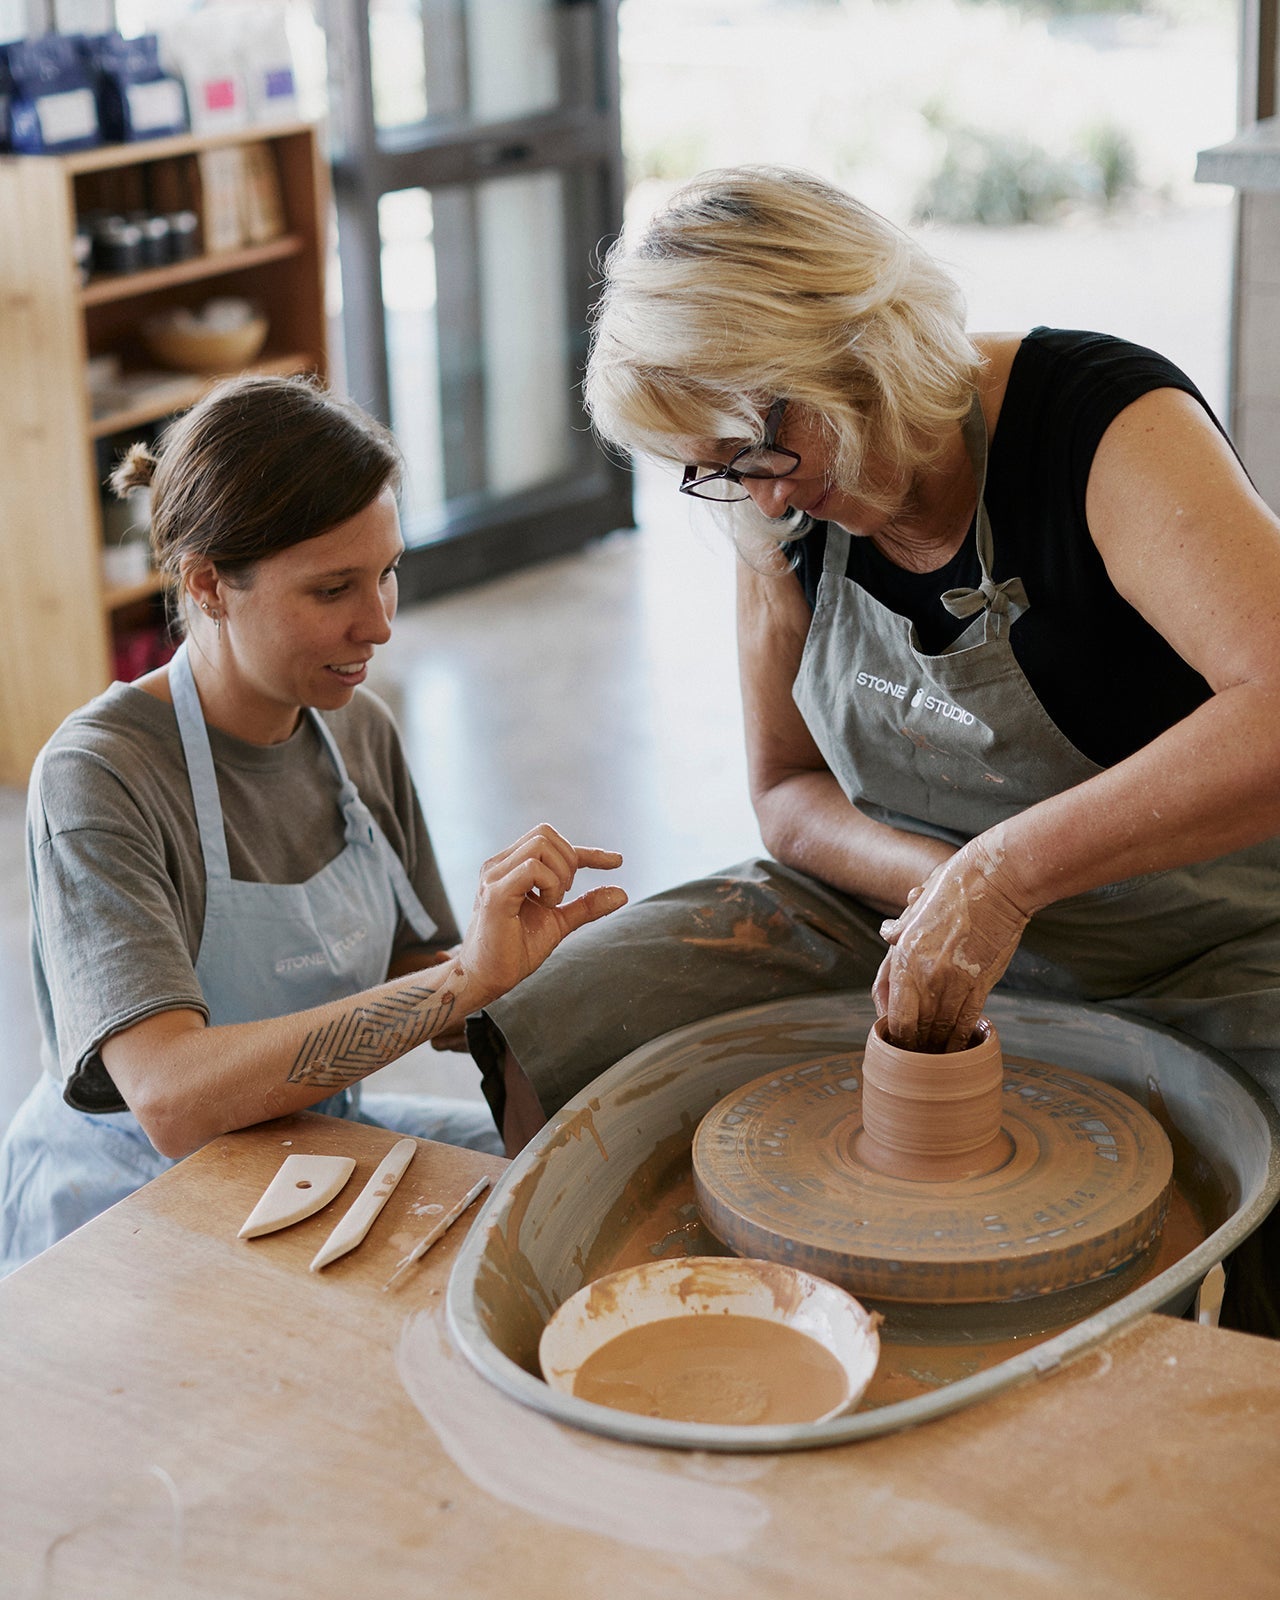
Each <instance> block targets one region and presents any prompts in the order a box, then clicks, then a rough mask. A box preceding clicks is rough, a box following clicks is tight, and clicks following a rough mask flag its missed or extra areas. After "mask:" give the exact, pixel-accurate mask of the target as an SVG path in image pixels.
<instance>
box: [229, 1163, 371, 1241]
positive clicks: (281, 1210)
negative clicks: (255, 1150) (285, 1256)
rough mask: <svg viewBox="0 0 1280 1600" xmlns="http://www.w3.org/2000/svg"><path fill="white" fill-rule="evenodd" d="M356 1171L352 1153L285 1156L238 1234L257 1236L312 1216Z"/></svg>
mask: <svg viewBox="0 0 1280 1600" xmlns="http://www.w3.org/2000/svg"><path fill="white" fill-rule="evenodd" d="M355 1170H356V1164H355V1160H354V1158H353V1157H352V1156H286V1157H285V1158H284V1160H283V1162H282V1163H281V1164H280V1170H279V1172H277V1173H276V1175H275V1177H274V1178H272V1180H271V1182H270V1183H269V1184H268V1185H267V1187H266V1188H265V1189H264V1190H263V1191H262V1199H261V1200H259V1201H258V1203H257V1205H256V1206H254V1208H253V1210H252V1211H251V1212H250V1213H249V1215H248V1216H247V1217H246V1218H245V1223H244V1227H243V1228H241V1230H240V1233H239V1235H238V1237H239V1238H241V1239H256V1238H257V1237H258V1236H259V1234H263V1233H274V1232H275V1230H276V1229H277V1228H287V1227H288V1226H289V1225H290V1224H291V1223H294V1222H301V1221H302V1219H303V1218H304V1217H309V1216H312V1215H313V1214H314V1213H315V1212H317V1211H319V1210H320V1208H321V1206H327V1205H328V1204H329V1202H330V1200H332V1199H333V1197H334V1196H335V1195H336V1194H339V1193H340V1192H341V1190H342V1186H343V1184H344V1183H346V1181H347V1179H348V1178H349V1177H350V1176H351V1174H352V1173H353V1172H354V1171H355Z"/></svg>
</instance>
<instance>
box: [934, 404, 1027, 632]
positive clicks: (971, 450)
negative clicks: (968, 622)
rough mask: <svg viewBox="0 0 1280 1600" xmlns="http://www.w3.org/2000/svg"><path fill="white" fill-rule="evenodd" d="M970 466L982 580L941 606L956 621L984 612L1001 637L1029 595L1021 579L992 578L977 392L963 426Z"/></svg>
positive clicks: (983, 427) (950, 593) (983, 424)
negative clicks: (975, 491)
mask: <svg viewBox="0 0 1280 1600" xmlns="http://www.w3.org/2000/svg"><path fill="white" fill-rule="evenodd" d="M960 431H961V433H962V435H963V437H964V447H965V450H966V451H967V452H968V456H969V464H970V466H971V467H972V468H973V476H974V479H975V480H976V482H977V485H978V508H977V512H976V522H977V533H976V540H975V543H976V548H977V555H978V565H979V567H980V568H981V570H982V578H981V580H980V582H979V584H978V587H977V588H976V589H948V590H947V591H946V593H945V594H944V595H943V596H942V603H943V605H944V606H945V607H946V608H947V610H948V611H949V612H950V613H951V615H952V616H953V617H961V618H964V617H972V616H976V615H977V613H978V612H979V611H985V612H986V613H987V616H988V619H989V621H990V623H991V626H992V630H993V631H994V632H995V633H996V634H997V635H998V634H1001V633H1003V632H1004V631H1005V630H1006V629H1007V628H1009V627H1012V625H1013V624H1014V623H1015V622H1016V621H1017V620H1018V618H1019V617H1020V616H1021V615H1022V613H1023V612H1024V611H1026V610H1027V607H1028V601H1027V591H1026V590H1025V589H1024V588H1023V586H1022V579H1021V578H1006V579H1005V580H1004V582H1003V583H996V582H995V580H994V579H993V578H992V576H991V568H992V566H993V565H994V560H995V545H994V540H993V538H992V533H991V518H990V517H989V516H988V515H987V501H986V492H987V460H988V449H987V419H986V417H985V416H984V415H983V412H982V402H981V400H980V399H979V398H978V392H977V390H976V389H975V390H974V394H973V399H972V400H971V401H970V402H969V411H968V414H967V415H966V417H965V419H964V421H963V422H962V423H961V425H960Z"/></svg>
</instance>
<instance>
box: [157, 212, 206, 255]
mask: <svg viewBox="0 0 1280 1600" xmlns="http://www.w3.org/2000/svg"><path fill="white" fill-rule="evenodd" d="M164 220H165V221H166V222H167V223H168V224H169V259H170V260H171V261H190V259H191V258H192V256H194V255H196V254H198V249H199V239H198V235H199V230H200V219H199V217H197V216H196V214H195V212H194V211H171V212H170V213H169V215H168V216H167V217H166V218H165V219H164Z"/></svg>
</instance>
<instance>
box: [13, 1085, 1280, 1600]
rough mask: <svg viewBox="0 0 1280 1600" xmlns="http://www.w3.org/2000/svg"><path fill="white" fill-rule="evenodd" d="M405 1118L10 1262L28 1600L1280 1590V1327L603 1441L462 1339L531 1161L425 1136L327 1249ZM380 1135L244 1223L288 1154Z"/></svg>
mask: <svg viewBox="0 0 1280 1600" xmlns="http://www.w3.org/2000/svg"><path fill="white" fill-rule="evenodd" d="M394 1138H395V1136H394V1135H392V1134H389V1133H385V1132H383V1131H382V1130H380V1129H376V1128H367V1127H363V1126H358V1125H355V1124H350V1123H344V1122H337V1121H333V1120H331V1119H329V1118H325V1117H319V1116H316V1115H314V1114H311V1113H307V1114H304V1115H302V1116H297V1117H289V1118H283V1119H281V1120H280V1121H278V1122H272V1123H267V1124H264V1125H263V1126H261V1127H259V1128H255V1129H250V1130H248V1131H246V1132H243V1133H239V1134H233V1135H230V1136H228V1137H226V1138H223V1139H219V1140H216V1141H215V1142H214V1143H213V1144H211V1145H209V1146H208V1147H207V1148H205V1149H204V1150H202V1151H200V1152H199V1153H198V1154H197V1155H195V1156H192V1157H191V1158H190V1159H188V1160H187V1161H185V1162H183V1163H181V1164H180V1165H179V1166H178V1167H176V1168H175V1169H174V1170H173V1171H172V1172H169V1173H166V1174H165V1176H163V1177H161V1178H159V1179H157V1180H156V1181H155V1182H154V1183H151V1184H148V1186H147V1187H146V1188H145V1189H143V1190H142V1191H141V1192H140V1193H138V1194H137V1195H134V1196H133V1197H132V1198H131V1199H129V1200H126V1201H125V1202H123V1203H122V1204H121V1205H119V1206H116V1207H114V1208H113V1209H112V1210H111V1211H109V1212H108V1213H106V1214H105V1215H104V1216H102V1217H100V1218H99V1219H98V1220H97V1221H95V1222H93V1223H91V1224H90V1225H89V1226H88V1227H86V1228H84V1229H82V1230H81V1231H80V1232H79V1233H77V1234H75V1235H74V1236H73V1237H72V1238H70V1239H67V1240H65V1241H63V1243H62V1244H60V1245H58V1246H56V1247H55V1248H54V1249H53V1250H51V1251H48V1252H47V1253H46V1254H45V1255H44V1256H42V1257H40V1258H39V1259H38V1260H37V1261H35V1262H33V1263H31V1264H30V1265H29V1266H27V1267H25V1268H23V1269H22V1270H21V1271H20V1272H18V1273H16V1274H15V1275H14V1276H13V1277H11V1278H9V1279H8V1280H6V1281H5V1282H4V1283H3V1284H0V1593H3V1594H4V1595H5V1596H6V1597H9V1596H12V1597H14V1600H63V1597H74V1600H116V1597H119V1600H152V1597H156V1600H161V1597H163V1600H186V1597H196V1596H208V1597H210V1600H259V1597H263V1600H268V1597H269V1600H280V1597H289V1600H292V1597H295V1596H297V1597H305V1600H330V1597H332V1600H366V1597H377V1600H400V1597H404V1600H410V1597H412V1600H423V1597H428V1596H447V1597H449V1600H469V1597H472V1596H475V1597H480V1600H483V1597H488V1596H493V1597H495V1600H498V1597H504V1600H505V1597H516V1600H519V1597H524V1596H530V1597H537V1600H541V1597H544V1596H545V1597H547V1600H550V1597H556V1600H564V1597H570V1600H572V1597H577V1596H582V1597H587V1596H591V1597H592V1600H595V1597H596V1596H601V1597H606V1600H629V1597H633V1596H634V1597H636V1600H640V1597H642V1596H643V1597H645V1600H649V1597H652V1596H655V1595H662V1596H666V1595H675V1596H681V1597H683V1596H686V1595H688V1596H696V1597H698V1600H717V1597H721V1596H723V1597H725V1600H729V1597H733V1600H751V1597H756V1596H762V1597H763V1596H769V1597H770V1600H772V1597H776V1596H782V1597H789V1596H795V1597H796V1600H800V1597H802V1596H803V1597H804V1600H814V1597H815V1596H828V1595H829V1596H840V1597H843V1596H845V1595H854V1594H857V1595H860V1596H861V1595H868V1596H870V1595H875V1596H877V1597H882V1600H899V1597H906V1600H915V1597H930V1600H932V1597H938V1600H942V1597H946V1600H958V1597H967V1596H974V1597H979V1596H980V1597H982V1600H1004V1597H1008V1600H1049V1597H1063V1600H1066V1597H1068V1596H1070V1597H1071V1600H1080V1597H1087V1596H1095V1595H1096V1596H1099V1597H1101V1596H1106V1597H1107V1600H1144V1597H1150V1600H1178V1597H1181V1596H1187V1597H1188V1600H1190V1597H1195V1600H1208V1597H1211V1596H1218V1595H1222V1596H1230V1597H1231V1600H1247V1597H1252V1596H1268V1597H1275V1596H1277V1594H1280V1515H1277V1511H1276V1493H1277V1488H1278V1487H1280V1346H1277V1345H1274V1344H1272V1343H1270V1342H1268V1341H1264V1340H1259V1339H1251V1338H1246V1337H1244V1336H1242V1335H1239V1334H1230V1333H1225V1332H1220V1331H1219V1330H1217V1329H1213V1328H1205V1327H1200V1326H1197V1325H1195V1324H1191V1323H1186V1322H1175V1321H1171V1320H1168V1319H1166V1318H1161V1317H1150V1318H1147V1319H1146V1320H1144V1321H1143V1322H1141V1323H1139V1324H1138V1325H1137V1326H1136V1327H1135V1328H1134V1329H1132V1330H1131V1331H1130V1332H1128V1333H1127V1334H1125V1335H1122V1336H1120V1337H1118V1338H1116V1339H1114V1340H1113V1341H1112V1342H1111V1343H1109V1344H1108V1345H1107V1346H1106V1347H1104V1348H1103V1349H1102V1350H1100V1351H1095V1352H1094V1353H1092V1354H1090V1355H1088V1356H1086V1357H1084V1358H1083V1359H1082V1360H1080V1361H1079V1362H1078V1363H1077V1364H1076V1365H1075V1366H1073V1367H1070V1368H1068V1369H1067V1370H1066V1371H1063V1372H1060V1373H1057V1374H1055V1375H1054V1376H1052V1377H1050V1378H1047V1379H1044V1380H1043V1381H1041V1382H1039V1383H1037V1384H1034V1385H1031V1386H1027V1387H1023V1388H1021V1389H1018V1390H1013V1391H1010V1392H1008V1393H1006V1394H1004V1395H1002V1396H1000V1397H998V1398H997V1399H995V1400H992V1401H988V1402H986V1403H983V1404H980V1405H977V1406H972V1407H970V1408H969V1409H968V1410H966V1411H963V1412H960V1413H959V1414H957V1415H955V1416H952V1417H948V1418H945V1419H943V1420H941V1421H938V1422H934V1423H930V1424H927V1425H925V1426H923V1427H919V1428H916V1429H914V1430H912V1431H910V1432H904V1433H898V1434H894V1435H890V1436H887V1437H883V1438H878V1439H872V1440H868V1441H865V1442H863V1443H858V1444H853V1445H847V1446H843V1447H840V1448H837V1449H830V1450H822V1451H808V1452H802V1453H799V1454H794V1455H778V1456H708V1455H704V1454H687V1453H682V1452H679V1451H660V1450H648V1449H643V1448H640V1447H638V1446H632V1445H625V1444H621V1443H618V1442H615V1441H612V1440H605V1439H597V1438H594V1437H592V1436H590V1435H587V1434H583V1433H579V1432H577V1431H575V1430H573V1429H570V1428H567V1427H565V1426H563V1425H562V1424H559V1423H556V1422H553V1421H551V1420H550V1419H549V1418H547V1417H543V1416H541V1415H538V1414H536V1413H534V1412H531V1411H528V1410H527V1409H525V1408H524V1407H522V1406H520V1405H518V1404H516V1403H515V1402H513V1401H509V1400H507V1399H505V1398H504V1397H503V1396H502V1395H501V1394H499V1393H498V1392H497V1391H496V1390H494V1389H493V1388H492V1387H491V1386H490V1385H488V1384H487V1383H486V1382H485V1381H484V1380H483V1379H482V1378H480V1377H479V1376H477V1375H476V1374H475V1373H474V1372H473V1371H472V1370H471V1369H470V1367H468V1366H467V1364H466V1362H465V1360H464V1358H462V1357H461V1356H460V1355H458V1354H457V1353H456V1352H455V1351H454V1350H453V1349H452V1348H451V1347H450V1345H449V1343H448V1339H447V1335H446V1333H445V1330H444V1325H443V1320H442V1308H443V1302H444V1291H445V1285H446V1282H447V1279H448V1273H449V1269H450V1266H451V1265H452V1262H453V1259H454V1257H455V1255H456V1253H457V1248H458V1245H459V1243H460V1242H461V1238H462V1235H463V1233H464V1231H465V1227H466V1225H467V1223H468V1222H469V1220H470V1218H471V1216H473V1215H474V1213H469V1214H468V1217H467V1218H466V1219H464V1221H463V1222H460V1223H459V1224H458V1225H457V1227H455V1228H454V1229H453V1230H452V1232H451V1233H450V1234H448V1235H447V1236H446V1237H445V1238H444V1239H443V1240H442V1241H441V1242H440V1243H439V1244H438V1245H437V1246H436V1247H435V1248H434V1249H433V1250H432V1251H431V1252H430V1253H429V1254H428V1255H427V1256H426V1257H425V1258H424V1259H423V1260H422V1261H421V1262H420V1263H419V1264H418V1266H417V1267H416V1268H415V1269H414V1270H413V1272H412V1273H411V1274H410V1275H409V1277H408V1280H407V1282H405V1283H403V1284H402V1285H401V1286H400V1287H398V1288H397V1289H395V1290H393V1291H391V1292H384V1291H383V1287H382V1286H383V1284H384V1283H385V1282H386V1280H387V1279H388V1278H389V1277H390V1275H391V1272H392V1271H393V1269H394V1268H395V1266H396V1264H397V1262H398V1261H399V1260H400V1259H401V1258H402V1256H403V1255H404V1254H405V1252H406V1251H407V1249H408V1248H409V1247H410V1245H411V1244H412V1243H413V1242H414V1241H415V1240H416V1239H417V1238H419V1237H421V1236H422V1234H423V1233H424V1232H425V1231H426V1229H427V1227H428V1226H429V1225H430V1223H431V1220H432V1216H433V1215H435V1214H436V1213H434V1212H433V1211H431V1210H428V1208H429V1207H435V1206H447V1205H449V1204H450V1203H451V1202H452V1201H453V1200H454V1199H456V1198H457V1197H458V1196H460V1195H461V1194H462V1193H463V1192H465V1190H466V1189H467V1187H468V1186H469V1185H470V1184H471V1183H472V1182H473V1181H474V1179H475V1178H476V1177H477V1176H479V1175H480V1174H482V1173H491V1174H494V1175H495V1176H496V1175H497V1174H498V1173H499V1172H500V1171H501V1169H502V1165H503V1164H502V1163H501V1162H500V1161H497V1160H495V1159H493V1158H490V1157H485V1156H479V1155H475V1154H472V1153H471V1152H468V1151H462V1150H455V1149H451V1148H448V1147H446V1146H443V1145H432V1144H423V1145H422V1146H421V1147H420V1149H419V1151H418V1154H417V1156H416V1157H415V1158H414V1160H413V1162H412V1164H411V1165H410V1167H409V1170H408V1172H407V1173H406V1175H405V1177H404V1179H403V1180H402V1182H401V1184H400V1187H399V1188H398V1189H397V1190H396V1192H395V1194H394V1195H393V1196H392V1198H391V1201H390V1202H389V1204H388V1206H387V1208H386V1210H385V1211H384V1212H383V1213H382V1215H381V1217H380V1218H379V1219H378V1221H377V1222H376V1223H375V1224H374V1227H373V1230H372V1231H371V1233H370V1234H369V1236H368V1238H367V1239H366V1240H365V1241H364V1243H363V1244H362V1245H360V1246H359V1248H358V1249H357V1250H355V1251H354V1252H353V1253H352V1254H351V1255H349V1256H347V1257H344V1258H343V1259H342V1260H340V1261H338V1262H336V1263H334V1265H332V1266H330V1267H328V1268H326V1269H325V1270H324V1272H322V1273H319V1274H314V1273H311V1272H309V1271H308V1270H307V1268H308V1263H309V1262H310V1260H311V1257H312V1255H313V1254H314V1253H315V1251H316V1249H317V1248H318V1246H319V1244H320V1243H321V1242H322V1241H323V1240H324V1239H325V1238H326V1237H327V1235H328V1233H329V1230H330V1228H331V1227H332V1225H333V1222H334V1221H335V1220H336V1218H337V1217H338V1216H341V1215H342V1214H343V1213H344V1211H345V1210H346V1208H347V1206H348V1205H349V1204H350V1202H351V1200H352V1199H353V1198H354V1196H355V1195H356V1194H357V1193H358V1191H359V1186H360V1185H362V1184H363V1182H364V1180H365V1179H366V1178H367V1177H368V1176H369V1174H370V1173H371V1172H372V1171H373V1169H374V1167H375V1166H376V1165H377V1162H378V1161H379V1160H380V1158H381V1157H382V1155H384V1154H385V1153H386V1151H387V1150H388V1149H389V1148H390V1146H391V1144H392V1143H393V1142H394ZM308 1152H320V1153H330V1154H349V1155H353V1156H355V1157H357V1160H358V1165H357V1168H356V1172H355V1175H354V1176H353V1178H352V1180H351V1182H350V1183H349V1185H348V1186H347V1188H346V1189H345V1190H344V1191H343V1192H342V1194H341V1195H339V1197H338V1198H337V1199H336V1200H335V1201H333V1202H332V1203H331V1204H330V1205H329V1206H328V1207H327V1208H326V1209H325V1210H324V1211H321V1212H320V1213H318V1214H317V1215H316V1216H314V1217H312V1218H309V1219H308V1220H306V1221H304V1222H301V1223H299V1224H297V1225H296V1226H294V1227H293V1228H290V1229H286V1230H284V1231H282V1232H280V1233H276V1234H270V1235H267V1236H265V1237H263V1238H259V1239H254V1240H242V1239H238V1238H237V1237H236V1234H237V1230H238V1229H239V1227H240V1224H241V1223H242V1222H243V1221H244V1218H245V1217H246V1216H247V1215H248V1213H249V1211H250V1210H251V1209H252V1207H253V1205H254V1203H255V1202H256V1200H257V1199H258V1197H259V1196H260V1195H261V1193H262V1191H263V1189H264V1188H265V1187H266V1185H267V1183H268V1181H269V1180H270V1178H271V1177H272V1175H273V1174H274V1173H275V1171H276V1169H277V1168H278V1166H279V1164H280V1162H281V1160H282V1159H283V1157H284V1156H285V1155H288V1154H303V1153H308Z"/></svg>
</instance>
